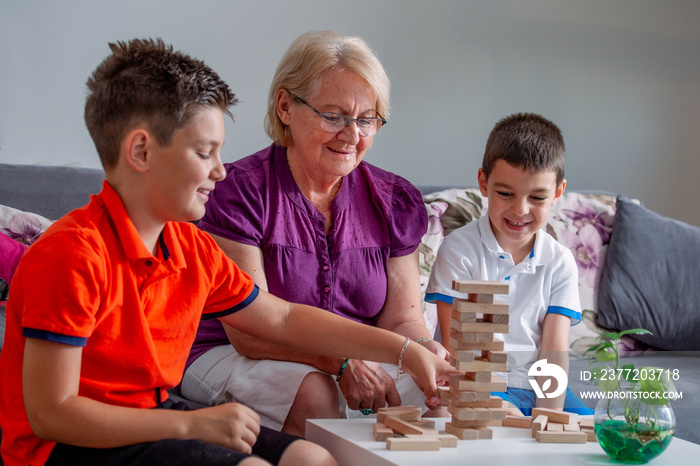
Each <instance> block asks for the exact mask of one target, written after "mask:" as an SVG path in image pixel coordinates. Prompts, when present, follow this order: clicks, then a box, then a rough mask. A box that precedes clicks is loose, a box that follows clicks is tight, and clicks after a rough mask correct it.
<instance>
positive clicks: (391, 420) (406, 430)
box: [384, 416, 429, 435]
mask: <svg viewBox="0 0 700 466" xmlns="http://www.w3.org/2000/svg"><path fill="white" fill-rule="evenodd" d="M384 424H385V425H386V426H387V427H389V428H390V429H391V430H393V431H394V432H396V433H398V434H402V435H408V434H419V435H425V434H427V433H429V431H428V430H427V429H425V428H423V427H420V426H419V425H416V424H414V423H412V422H408V421H404V420H403V419H399V418H398V417H394V416H387V418H386V419H384Z"/></svg>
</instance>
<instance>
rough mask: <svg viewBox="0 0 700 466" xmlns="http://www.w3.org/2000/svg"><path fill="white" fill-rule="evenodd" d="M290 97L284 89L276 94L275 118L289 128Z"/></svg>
mask: <svg viewBox="0 0 700 466" xmlns="http://www.w3.org/2000/svg"><path fill="white" fill-rule="evenodd" d="M291 108H292V96H291V95H290V94H289V91H288V90H286V89H280V90H279V92H277V116H279V117H280V120H281V121H282V123H284V124H285V125H287V126H289V122H290V121H291Z"/></svg>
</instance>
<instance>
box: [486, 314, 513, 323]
mask: <svg viewBox="0 0 700 466" xmlns="http://www.w3.org/2000/svg"><path fill="white" fill-rule="evenodd" d="M483 319H484V322H491V323H492V324H506V325H507V324H508V323H509V322H510V316H509V315H503V314H484V316H483Z"/></svg>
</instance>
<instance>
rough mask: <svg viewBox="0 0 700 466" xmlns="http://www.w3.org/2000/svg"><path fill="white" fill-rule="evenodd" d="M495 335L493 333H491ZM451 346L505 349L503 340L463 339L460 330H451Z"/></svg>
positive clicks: (471, 348)
mask: <svg viewBox="0 0 700 466" xmlns="http://www.w3.org/2000/svg"><path fill="white" fill-rule="evenodd" d="M491 335H492V336H493V334H491ZM450 347H451V348H454V349H458V350H485V351H503V348H504V343H503V340H499V339H497V338H494V339H493V341H492V342H490V343H483V342H482V343H471V342H464V341H462V334H461V333H459V332H458V331H456V330H454V329H451V330H450Z"/></svg>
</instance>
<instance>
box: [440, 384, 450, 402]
mask: <svg viewBox="0 0 700 466" xmlns="http://www.w3.org/2000/svg"><path fill="white" fill-rule="evenodd" d="M438 394H439V395H440V399H441V400H444V401H447V402H449V401H450V400H452V396H451V395H450V387H449V386H448V387H445V386H438Z"/></svg>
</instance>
